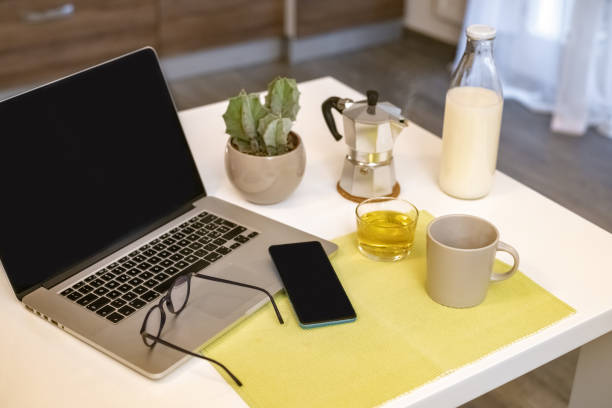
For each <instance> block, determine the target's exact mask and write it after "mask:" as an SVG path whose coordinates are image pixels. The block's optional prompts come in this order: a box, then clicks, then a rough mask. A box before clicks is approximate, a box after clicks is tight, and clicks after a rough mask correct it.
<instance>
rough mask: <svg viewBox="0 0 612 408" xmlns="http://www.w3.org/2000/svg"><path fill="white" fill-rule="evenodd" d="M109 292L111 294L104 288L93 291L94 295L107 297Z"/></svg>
mask: <svg viewBox="0 0 612 408" xmlns="http://www.w3.org/2000/svg"><path fill="white" fill-rule="evenodd" d="M108 292H110V290H109V289H106V288H105V287H102V286H101V287H99V288H98V289H96V290H94V291H93V293H95V294H96V295H98V296H102V295H106V294H107V293H108Z"/></svg>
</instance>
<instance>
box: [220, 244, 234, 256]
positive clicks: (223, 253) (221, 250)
mask: <svg viewBox="0 0 612 408" xmlns="http://www.w3.org/2000/svg"><path fill="white" fill-rule="evenodd" d="M217 252H218V253H220V254H222V255H227V254H229V253H230V252H232V250H231V249H229V248H227V247H224V246H222V247H219V248H217Z"/></svg>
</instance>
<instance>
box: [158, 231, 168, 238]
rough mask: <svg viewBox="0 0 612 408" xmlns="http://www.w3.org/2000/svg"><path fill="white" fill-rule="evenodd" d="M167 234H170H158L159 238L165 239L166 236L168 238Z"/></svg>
mask: <svg viewBox="0 0 612 408" xmlns="http://www.w3.org/2000/svg"><path fill="white" fill-rule="evenodd" d="M169 236H170V234H169V233H167V232H166V233H165V234H162V235H160V236H159V239H166V238H168V237H169Z"/></svg>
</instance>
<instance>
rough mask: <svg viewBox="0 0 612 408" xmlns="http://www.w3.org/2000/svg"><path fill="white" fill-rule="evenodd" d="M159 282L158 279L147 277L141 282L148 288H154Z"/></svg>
mask: <svg viewBox="0 0 612 408" xmlns="http://www.w3.org/2000/svg"><path fill="white" fill-rule="evenodd" d="M158 284H159V282H158V281H156V280H155V279H149V280H148V281H146V282H145V283H143V285H145V286H146V287H148V288H154V287H156V286H157V285H158Z"/></svg>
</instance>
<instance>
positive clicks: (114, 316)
mask: <svg viewBox="0 0 612 408" xmlns="http://www.w3.org/2000/svg"><path fill="white" fill-rule="evenodd" d="M106 319H107V320H110V321H111V322H113V323H119V322H120V321H121V320H123V315H121V314H119V313H117V312H114V313H111V314H109V315H108V316H106Z"/></svg>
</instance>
